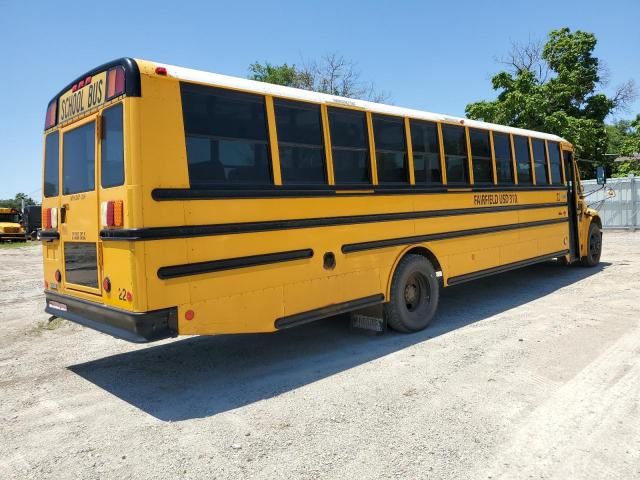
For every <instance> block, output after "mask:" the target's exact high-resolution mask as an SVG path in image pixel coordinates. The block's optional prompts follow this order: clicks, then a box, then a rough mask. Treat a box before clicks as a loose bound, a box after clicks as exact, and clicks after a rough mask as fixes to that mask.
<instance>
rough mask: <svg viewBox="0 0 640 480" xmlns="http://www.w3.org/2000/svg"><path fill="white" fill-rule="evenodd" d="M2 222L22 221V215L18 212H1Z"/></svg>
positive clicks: (0, 218) (0, 219) (0, 220)
mask: <svg viewBox="0 0 640 480" xmlns="http://www.w3.org/2000/svg"><path fill="white" fill-rule="evenodd" d="M0 222H9V223H20V215H19V214H17V213H0Z"/></svg>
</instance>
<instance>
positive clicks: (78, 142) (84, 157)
mask: <svg viewBox="0 0 640 480" xmlns="http://www.w3.org/2000/svg"><path fill="white" fill-rule="evenodd" d="M95 146H96V123H95V122H91V123H87V124H86V125H83V126H81V127H78V128H76V129H74V130H71V131H69V132H67V133H65V134H64V138H63V154H62V173H63V176H64V181H63V182H62V187H63V193H64V194H65V195H70V194H72V193H81V192H90V191H91V190H93V189H94V188H95V186H96V182H95Z"/></svg>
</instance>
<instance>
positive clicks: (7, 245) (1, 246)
mask: <svg viewBox="0 0 640 480" xmlns="http://www.w3.org/2000/svg"><path fill="white" fill-rule="evenodd" d="M33 244H34V243H33V242H0V249H2V250H9V249H11V248H24V247H28V246H30V245H33Z"/></svg>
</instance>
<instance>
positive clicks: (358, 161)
mask: <svg viewBox="0 0 640 480" xmlns="http://www.w3.org/2000/svg"><path fill="white" fill-rule="evenodd" d="M329 124H330V126H329V129H330V131H331V153H332V156H333V171H334V174H335V180H336V184H354V183H370V182H371V174H370V160H369V135H368V133H367V119H366V117H365V114H364V112H359V111H354V110H346V109H343V108H333V107H331V108H329Z"/></svg>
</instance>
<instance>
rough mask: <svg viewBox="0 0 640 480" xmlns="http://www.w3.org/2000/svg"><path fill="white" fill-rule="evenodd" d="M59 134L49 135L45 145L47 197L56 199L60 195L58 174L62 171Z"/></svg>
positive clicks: (45, 192)
mask: <svg viewBox="0 0 640 480" xmlns="http://www.w3.org/2000/svg"><path fill="white" fill-rule="evenodd" d="M59 142H60V139H59V137H58V132H53V133H50V134H49V135H47V139H46V140H45V143H44V186H43V193H44V196H45V197H55V196H57V195H58V191H59V188H58V182H59V180H58V178H59V176H58V174H59V170H60V161H59V160H60V159H59V156H60V154H59V149H58V146H59V144H60V143H59Z"/></svg>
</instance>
